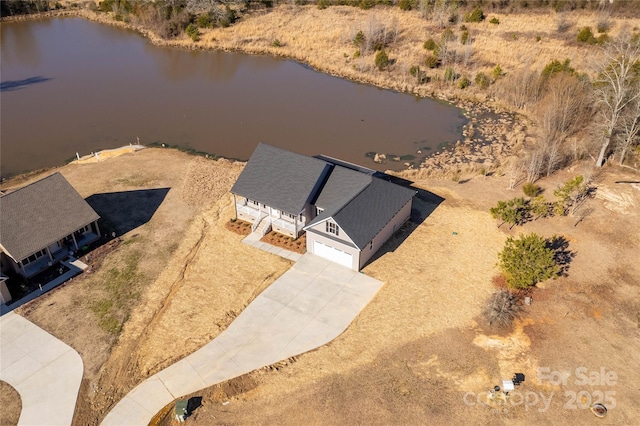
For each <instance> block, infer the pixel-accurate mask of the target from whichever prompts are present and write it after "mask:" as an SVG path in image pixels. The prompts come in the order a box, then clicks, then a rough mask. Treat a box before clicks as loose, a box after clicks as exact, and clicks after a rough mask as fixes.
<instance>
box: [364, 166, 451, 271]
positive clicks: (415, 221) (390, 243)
mask: <svg viewBox="0 0 640 426" xmlns="http://www.w3.org/2000/svg"><path fill="white" fill-rule="evenodd" d="M375 176H376V177H379V178H381V179H384V180H387V181H389V182H392V183H395V184H397V185H400V186H404V187H406V188H409V189H412V190H414V191H416V196H415V197H414V198H413V205H412V207H411V216H410V217H409V220H408V221H407V222H405V224H404V225H402V226H401V227H400V228H398V230H397V231H396V232H395V233H394V234H393V235H392V236H391V238H389V239H388V240H387V242H385V243H384V244H383V245H382V247H380V249H379V250H378V251H377V252H376V253H375V254H374V255H373V256H371V259H369V260H368V261H367V262H366V263H365V265H364V266H366V265H368V264H370V263H372V262H374V261H376V260H377V259H379V258H380V257H382V256H383V255H384V254H385V253H389V252H394V251H396V249H397V248H398V247H400V245H401V244H402V243H403V242H404V241H405V240H406V239H407V238H408V237H409V235H411V234H412V233H413V231H414V230H415V229H416V228H417V227H418V226H420V224H422V222H424V221H425V220H426V219H427V218H428V217H429V216H430V215H431V213H433V212H434V211H435V209H437V208H438V206H439V205H440V204H442V202H443V201H444V200H445V199H444V198H442V197H441V196H439V195H437V194H434V193H433V192H429V191H427V190H425V189H421V188H416V187H414V186H413V182H412V181H409V180H406V179H402V178H399V177H397V176H390V175H387V174H384V173H381V172H377V173H376V174H375ZM364 266H363V267H364Z"/></svg>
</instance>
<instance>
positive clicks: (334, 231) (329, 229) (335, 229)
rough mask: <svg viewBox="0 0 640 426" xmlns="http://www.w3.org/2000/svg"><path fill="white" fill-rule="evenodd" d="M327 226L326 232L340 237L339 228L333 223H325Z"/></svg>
mask: <svg viewBox="0 0 640 426" xmlns="http://www.w3.org/2000/svg"><path fill="white" fill-rule="evenodd" d="M326 224H327V232H328V233H330V234H335V235H340V227H339V226H338V224H336V223H334V222H329V221H327V222H326Z"/></svg>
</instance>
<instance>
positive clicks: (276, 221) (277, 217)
mask: <svg viewBox="0 0 640 426" xmlns="http://www.w3.org/2000/svg"><path fill="white" fill-rule="evenodd" d="M236 217H237V218H238V219H242V220H244V221H247V222H251V223H252V224H253V227H252V231H256V230H258V228H260V231H261V232H263V233H262V235H261V236H263V235H264V234H266V233H267V232H268V231H269V229H272V230H273V231H275V232H278V233H280V234H283V235H286V236H288V237H293V238H298V236H300V232H301V231H302V228H303V227H304V224H305V221H304V220H300V218H301V216H298V217H297V218H296V217H295V216H294V215H292V214H290V213H286V212H282V211H280V210H276V209H273V208H271V207H269V206H266V205H264V204H259V203H253V204H251V203H247V200H245V199H242V200H236ZM302 219H304V218H302Z"/></svg>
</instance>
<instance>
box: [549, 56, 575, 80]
mask: <svg viewBox="0 0 640 426" xmlns="http://www.w3.org/2000/svg"><path fill="white" fill-rule="evenodd" d="M575 71H576V70H575V69H574V68H572V67H571V60H570V59H565V60H564V62H560V61H559V60H557V59H554V60H552V61H551V62H549V63H548V64H547V65H546V66H545V67H544V69H543V70H542V73H541V74H542V77H544V78H549V77H551V75H553V74H556V73H561V72H566V73H567V74H574V73H575Z"/></svg>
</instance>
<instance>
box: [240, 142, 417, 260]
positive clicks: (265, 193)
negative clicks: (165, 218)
mask: <svg viewBox="0 0 640 426" xmlns="http://www.w3.org/2000/svg"><path fill="white" fill-rule="evenodd" d="M377 175H379V173H378V172H375V171H374V170H370V169H367V168H364V167H360V166H357V165H354V164H351V163H346V162H343V161H340V160H336V159H333V158H330V157H325V156H318V157H307V156H304V155H300V154H296V153H293V152H290V151H286V150H284V149H281V148H276V147H273V146H270V145H266V144H259V145H258V147H257V148H256V150H255V151H254V153H253V154H252V155H251V158H250V159H249V162H248V163H247V165H246V166H245V168H244V170H243V171H242V173H241V174H240V176H239V177H238V180H237V181H236V183H235V184H234V185H233V187H232V188H231V192H232V193H233V196H234V200H235V206H236V217H238V218H240V219H243V220H246V221H249V222H251V223H253V227H252V230H253V231H254V232H259V233H260V234H261V235H264V234H266V233H267V232H268V231H269V230H270V229H273V230H274V231H276V232H279V233H282V234H285V235H289V236H291V237H293V238H297V237H298V236H299V235H300V234H301V232H302V231H306V233H307V251H308V252H309V253H313V254H315V255H317V256H320V257H324V258H326V259H329V260H331V261H333V262H335V263H338V264H340V265H343V266H346V267H347V268H350V269H353V270H356V271H357V270H360V269H361V268H362V267H363V266H364V265H365V263H366V262H367V261H368V260H369V259H370V258H371V257H372V256H373V255H374V253H375V252H376V251H377V250H378V249H379V248H380V247H381V246H382V244H383V243H384V242H385V241H386V240H388V239H389V237H391V235H392V234H393V233H394V232H395V231H396V230H397V229H398V228H400V226H402V224H404V222H406V221H407V220H408V219H409V217H410V215H411V205H412V201H413V197H414V195H415V194H416V191H414V190H412V189H409V188H406V187H403V186H400V185H396V184H394V183H391V182H388V181H386V180H384V179H381V178H379V177H377ZM383 176H384V175H383Z"/></svg>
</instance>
